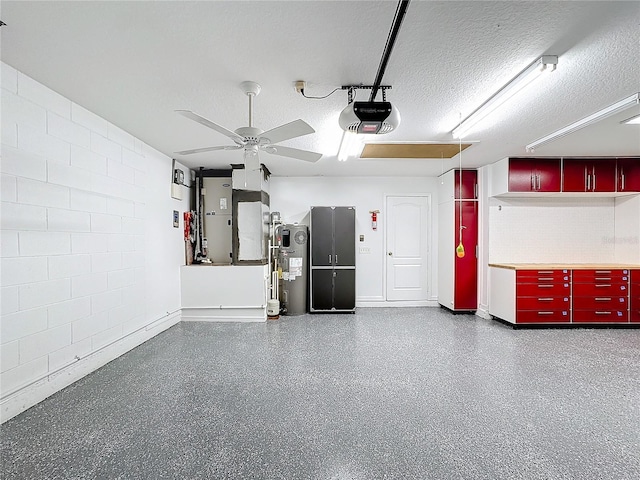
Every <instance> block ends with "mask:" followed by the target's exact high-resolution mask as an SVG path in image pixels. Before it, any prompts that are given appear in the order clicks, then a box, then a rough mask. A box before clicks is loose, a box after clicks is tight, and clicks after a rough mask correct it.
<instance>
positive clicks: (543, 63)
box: [451, 55, 558, 138]
mask: <svg viewBox="0 0 640 480" xmlns="http://www.w3.org/2000/svg"><path fill="white" fill-rule="evenodd" d="M557 64H558V57H557V56H556V55H543V56H541V57H540V58H537V59H536V60H535V61H534V62H533V63H531V64H530V65H529V66H528V67H527V68H525V69H524V70H523V71H522V72H520V73H519V74H518V75H516V76H515V77H514V78H513V79H512V80H511V81H509V82H508V83H507V84H506V85H505V86H504V87H502V88H501V89H500V90H498V91H497V92H496V93H495V94H494V95H493V96H491V97H490V98H489V99H488V100H487V101H486V102H484V103H483V104H482V105H480V106H479V107H478V108H477V109H476V110H474V111H473V112H472V113H471V115H469V116H468V117H467V118H465V119H464V120H462V121H461V122H460V124H459V125H458V126H457V127H456V128H454V129H453V131H452V132H451V133H452V134H453V138H462V136H464V135H465V134H466V133H467V132H468V131H469V130H470V129H471V128H472V127H474V126H476V125H477V124H478V123H479V122H480V121H481V120H483V119H484V118H485V117H486V116H487V115H489V114H490V113H491V112H493V111H494V110H496V109H497V108H498V107H499V106H500V105H502V104H503V103H504V102H506V101H507V100H508V99H509V98H511V97H513V96H514V95H515V94H516V93H518V92H519V91H520V90H522V89H523V88H524V87H526V86H527V85H528V84H530V83H531V82H532V81H533V80H535V79H536V78H538V77H539V76H540V74H542V73H543V72H549V71H551V72H552V71H554V70H555V69H556V65H557Z"/></svg>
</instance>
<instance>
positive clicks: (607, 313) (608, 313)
mask: <svg viewBox="0 0 640 480" xmlns="http://www.w3.org/2000/svg"><path fill="white" fill-rule="evenodd" d="M596 315H611V312H596Z"/></svg>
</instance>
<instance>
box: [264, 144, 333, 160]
mask: <svg viewBox="0 0 640 480" xmlns="http://www.w3.org/2000/svg"><path fill="white" fill-rule="evenodd" d="M264 151H265V152H267V153H270V154H271V155H280V156H281V157H289V158H295V159H297V160H304V161H305V162H317V161H318V160H320V159H321V158H322V154H321V153H316V152H310V151H308V150H300V149H298V148H291V147H281V146H280V145H270V146H269V147H268V148H266V149H264Z"/></svg>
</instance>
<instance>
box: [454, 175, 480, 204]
mask: <svg viewBox="0 0 640 480" xmlns="http://www.w3.org/2000/svg"><path fill="white" fill-rule="evenodd" d="M454 178H455V180H454V181H455V187H454V188H455V190H454V193H453V194H454V200H460V199H462V200H475V199H477V198H478V171H477V170H466V169H463V170H462V196H461V195H460V170H459V169H457V170H456V171H455V177H454Z"/></svg>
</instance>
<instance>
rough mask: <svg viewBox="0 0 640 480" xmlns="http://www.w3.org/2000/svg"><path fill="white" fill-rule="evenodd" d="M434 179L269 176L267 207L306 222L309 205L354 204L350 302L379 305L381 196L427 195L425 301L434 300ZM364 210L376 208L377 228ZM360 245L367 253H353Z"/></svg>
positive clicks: (382, 225) (382, 301)
mask: <svg viewBox="0 0 640 480" xmlns="http://www.w3.org/2000/svg"><path fill="white" fill-rule="evenodd" d="M437 182H438V179H437V178H434V177H418V178H415V177H271V210H272V211H278V212H280V213H281V216H282V219H283V221H284V222H286V223H295V222H298V223H302V224H306V225H309V208H310V207H311V206H332V205H335V206H355V208H356V239H358V237H359V236H360V235H364V238H365V241H364V242H359V241H358V242H357V249H356V295H357V297H356V303H357V305H358V306H377V305H380V306H381V305H385V304H387V305H388V304H389V303H391V302H389V303H386V291H385V262H386V250H385V196H386V195H400V196H402V195H413V194H420V195H431V226H430V232H431V238H430V277H431V278H430V280H429V284H430V285H431V286H432V287H431V291H430V292H429V297H430V298H429V300H430V301H436V300H437V293H438V292H437V291H436V285H437V275H438V272H437V238H438V235H437V225H438V211H437V210H438V209H437V205H438V199H437V191H438V188H437V186H438V183H437ZM370 210H380V212H381V213H380V214H379V215H378V229H377V231H373V230H372V229H371V216H370V214H369V211H370ZM360 247H364V248H368V249H369V251H370V253H366V254H362V253H359V249H360Z"/></svg>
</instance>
